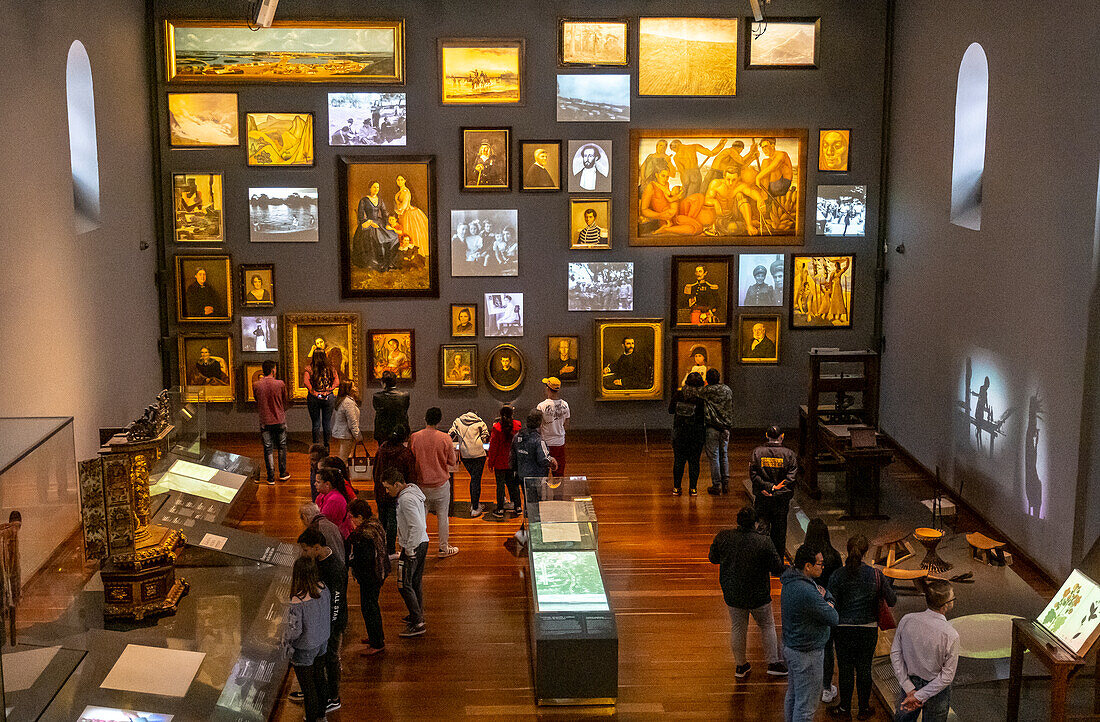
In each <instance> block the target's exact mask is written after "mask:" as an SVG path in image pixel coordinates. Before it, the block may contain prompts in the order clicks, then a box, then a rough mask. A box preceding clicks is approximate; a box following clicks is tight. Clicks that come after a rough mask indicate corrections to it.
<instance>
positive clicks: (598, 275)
mask: <svg viewBox="0 0 1100 722" xmlns="http://www.w3.org/2000/svg"><path fill="white" fill-rule="evenodd" d="M569 310H570V311H633V310H634V264H633V263H570V264H569Z"/></svg>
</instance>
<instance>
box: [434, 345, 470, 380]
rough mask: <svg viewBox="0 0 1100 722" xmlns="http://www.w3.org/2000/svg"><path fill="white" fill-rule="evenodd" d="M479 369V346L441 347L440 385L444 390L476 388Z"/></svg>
mask: <svg viewBox="0 0 1100 722" xmlns="http://www.w3.org/2000/svg"><path fill="white" fill-rule="evenodd" d="M477 368H478V367H477V344H474V343H470V344H464V343H445V344H442V345H440V347H439V384H440V386H442V387H443V388H456V389H457V388H473V387H476V386H477Z"/></svg>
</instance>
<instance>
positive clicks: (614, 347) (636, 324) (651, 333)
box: [594, 318, 665, 401]
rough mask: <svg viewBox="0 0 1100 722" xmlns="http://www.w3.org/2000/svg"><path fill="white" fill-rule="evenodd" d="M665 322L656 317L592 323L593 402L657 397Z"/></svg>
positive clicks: (662, 362) (602, 320) (659, 384)
mask: <svg viewBox="0 0 1100 722" xmlns="http://www.w3.org/2000/svg"><path fill="white" fill-rule="evenodd" d="M664 333H665V322H664V321H663V320H662V319H659V318H630V319H626V318H604V319H597V320H596V336H595V344H594V346H595V352H596V364H595V367H596V399H597V400H598V401H632V400H638V399H659V398H661V379H662V378H663V376H664V357H663V353H664V347H665V339H664Z"/></svg>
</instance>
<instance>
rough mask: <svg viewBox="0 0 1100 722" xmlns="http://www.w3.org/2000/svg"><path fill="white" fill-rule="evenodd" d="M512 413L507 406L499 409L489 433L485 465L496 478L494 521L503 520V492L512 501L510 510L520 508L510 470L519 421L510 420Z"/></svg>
mask: <svg viewBox="0 0 1100 722" xmlns="http://www.w3.org/2000/svg"><path fill="white" fill-rule="evenodd" d="M513 413H514V412H513V411H512V407H511V406H509V405H508V404H505V405H504V406H502V407H500V416H499V418H497V420H496V421H495V422H493V430H492V431H491V432H489V453H488V454H487V455H486V457H485V465H486V466H487V467H488V468H489V469H492V471H493V474H494V476H496V482H497V508H496V509H494V510H493V518H494V519H503V518H504V492H505V490H507V491H508V496H509V498H510V499H511V500H512V508H513V509H520V508H522V502H521V501H520V488H519V482H517V481H516V475H515V473H514V470H513V469H512V439H513V438H514V437H515V434H516V432H517V431H519V427H520V423H519V421H518V420H515V419H513V418H512V414H513Z"/></svg>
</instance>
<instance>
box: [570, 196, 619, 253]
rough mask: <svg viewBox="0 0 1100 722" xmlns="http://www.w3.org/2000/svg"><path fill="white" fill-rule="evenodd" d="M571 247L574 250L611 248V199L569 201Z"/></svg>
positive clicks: (572, 199)
mask: <svg viewBox="0 0 1100 722" xmlns="http://www.w3.org/2000/svg"><path fill="white" fill-rule="evenodd" d="M569 247H570V248H572V249H573V250H607V249H609V248H611V199H610V198H570V199H569Z"/></svg>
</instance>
